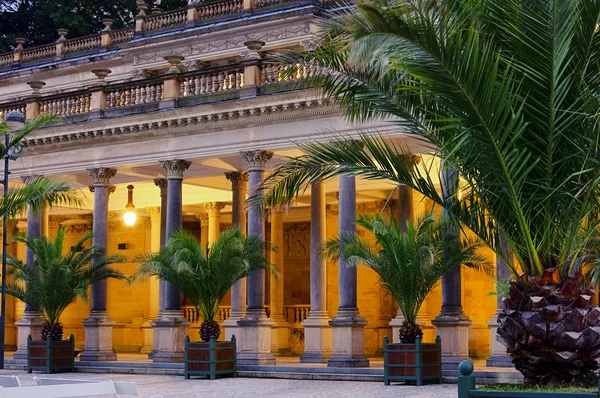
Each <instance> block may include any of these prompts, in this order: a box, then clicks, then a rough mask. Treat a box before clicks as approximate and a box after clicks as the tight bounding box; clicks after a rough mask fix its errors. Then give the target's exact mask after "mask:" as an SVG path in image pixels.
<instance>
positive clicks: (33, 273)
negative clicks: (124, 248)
mask: <svg viewBox="0 0 600 398" xmlns="http://www.w3.org/2000/svg"><path fill="white" fill-rule="evenodd" d="M65 235H66V229H65V228H60V229H59V230H58V232H57V233H56V238H55V239H54V241H53V242H51V241H50V240H48V238H47V237H45V236H42V237H40V238H30V239H27V238H26V237H24V236H17V237H16V240H17V241H19V242H23V243H25V245H26V246H27V248H29V249H30V250H31V251H32V252H33V254H34V263H33V264H26V263H24V262H22V261H20V260H18V259H16V258H15V257H13V256H9V257H8V262H7V264H8V267H9V268H8V272H9V275H12V277H13V282H11V283H8V284H7V290H6V292H7V293H8V294H10V295H11V296H14V297H15V298H17V299H19V300H21V301H23V302H26V303H28V304H29V305H31V306H32V307H33V309H34V310H35V311H37V312H39V314H40V316H41V317H42V319H43V320H44V321H45V322H44V325H43V327H42V339H43V340H47V339H50V340H61V339H62V337H63V327H62V324H61V323H60V316H61V314H62V313H63V312H64V310H65V309H66V308H67V307H68V306H69V305H71V304H72V303H73V302H74V301H75V300H76V299H77V298H80V299H82V300H87V299H88V289H89V287H90V286H91V285H92V284H93V283H96V282H98V281H101V280H105V279H109V278H114V279H125V276H124V275H123V273H121V271H119V270H118V269H116V268H113V267H111V265H112V264H116V263H121V262H123V261H124V259H123V258H122V257H120V256H115V255H106V254H105V252H104V250H103V249H102V248H100V247H98V246H95V245H91V246H88V247H85V246H84V245H85V244H86V242H87V241H88V240H90V239H91V238H92V234H91V233H87V234H85V235H83V236H82V237H81V238H80V239H79V240H78V241H77V242H76V243H75V244H74V245H73V246H71V247H70V248H67V249H66V250H65V248H64V243H65ZM92 260H93V263H92Z"/></svg>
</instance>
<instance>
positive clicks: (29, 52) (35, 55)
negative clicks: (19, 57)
mask: <svg viewBox="0 0 600 398" xmlns="http://www.w3.org/2000/svg"><path fill="white" fill-rule="evenodd" d="M54 57H56V45H55V44H46V45H43V46H39V47H32V48H26V49H25V50H23V62H31V61H38V60H40V59H45V58H54Z"/></svg>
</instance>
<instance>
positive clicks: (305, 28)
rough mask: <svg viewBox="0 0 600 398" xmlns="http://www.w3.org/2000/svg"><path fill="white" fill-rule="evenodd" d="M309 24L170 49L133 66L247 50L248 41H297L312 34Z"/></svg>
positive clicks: (137, 59)
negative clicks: (169, 58) (171, 57)
mask: <svg viewBox="0 0 600 398" xmlns="http://www.w3.org/2000/svg"><path fill="white" fill-rule="evenodd" d="M310 33H311V31H310V25H309V24H307V23H306V24H300V25H292V26H288V27H286V28H282V29H275V30H271V31H268V32H256V33H249V34H245V35H240V36H236V37H232V38H228V39H224V40H214V41H210V42H208V43H200V44H195V45H192V46H186V47H184V48H181V49H178V48H170V49H168V50H164V51H159V52H156V53H151V54H144V55H138V56H136V57H134V59H133V65H141V64H152V63H156V62H161V61H163V59H164V57H165V56H167V55H170V54H172V53H173V51H177V54H178V55H181V56H184V57H186V58H193V57H195V56H201V55H204V54H207V53H212V52H217V51H224V50H231V49H237V48H239V49H240V51H241V50H243V49H245V48H246V46H245V45H244V43H245V42H247V41H264V42H265V43H271V42H274V41H279V40H283V39H295V38H297V37H299V36H302V35H307V34H310Z"/></svg>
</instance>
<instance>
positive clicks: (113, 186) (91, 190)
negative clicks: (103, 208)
mask: <svg viewBox="0 0 600 398" xmlns="http://www.w3.org/2000/svg"><path fill="white" fill-rule="evenodd" d="M97 186H98V187H102V186H103V185H90V186H89V187H88V188H89V189H90V192H91V193H94V191H95V188H96V187H97ZM116 190H117V187H116V186H115V185H108V196H110V194H111V193H115V191H116Z"/></svg>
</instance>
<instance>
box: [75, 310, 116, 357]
mask: <svg viewBox="0 0 600 398" xmlns="http://www.w3.org/2000/svg"><path fill="white" fill-rule="evenodd" d="M82 325H83V326H84V328H85V341H84V348H83V352H82V353H81V355H80V357H79V358H80V360H81V361H82V362H87V361H92V362H95V361H116V360H117V354H116V353H115V351H114V349H113V342H112V330H113V326H115V321H113V320H112V319H110V318H109V317H108V313H107V312H106V311H102V312H91V313H90V316H89V317H88V318H87V319H85V320H84V321H83V322H82Z"/></svg>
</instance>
